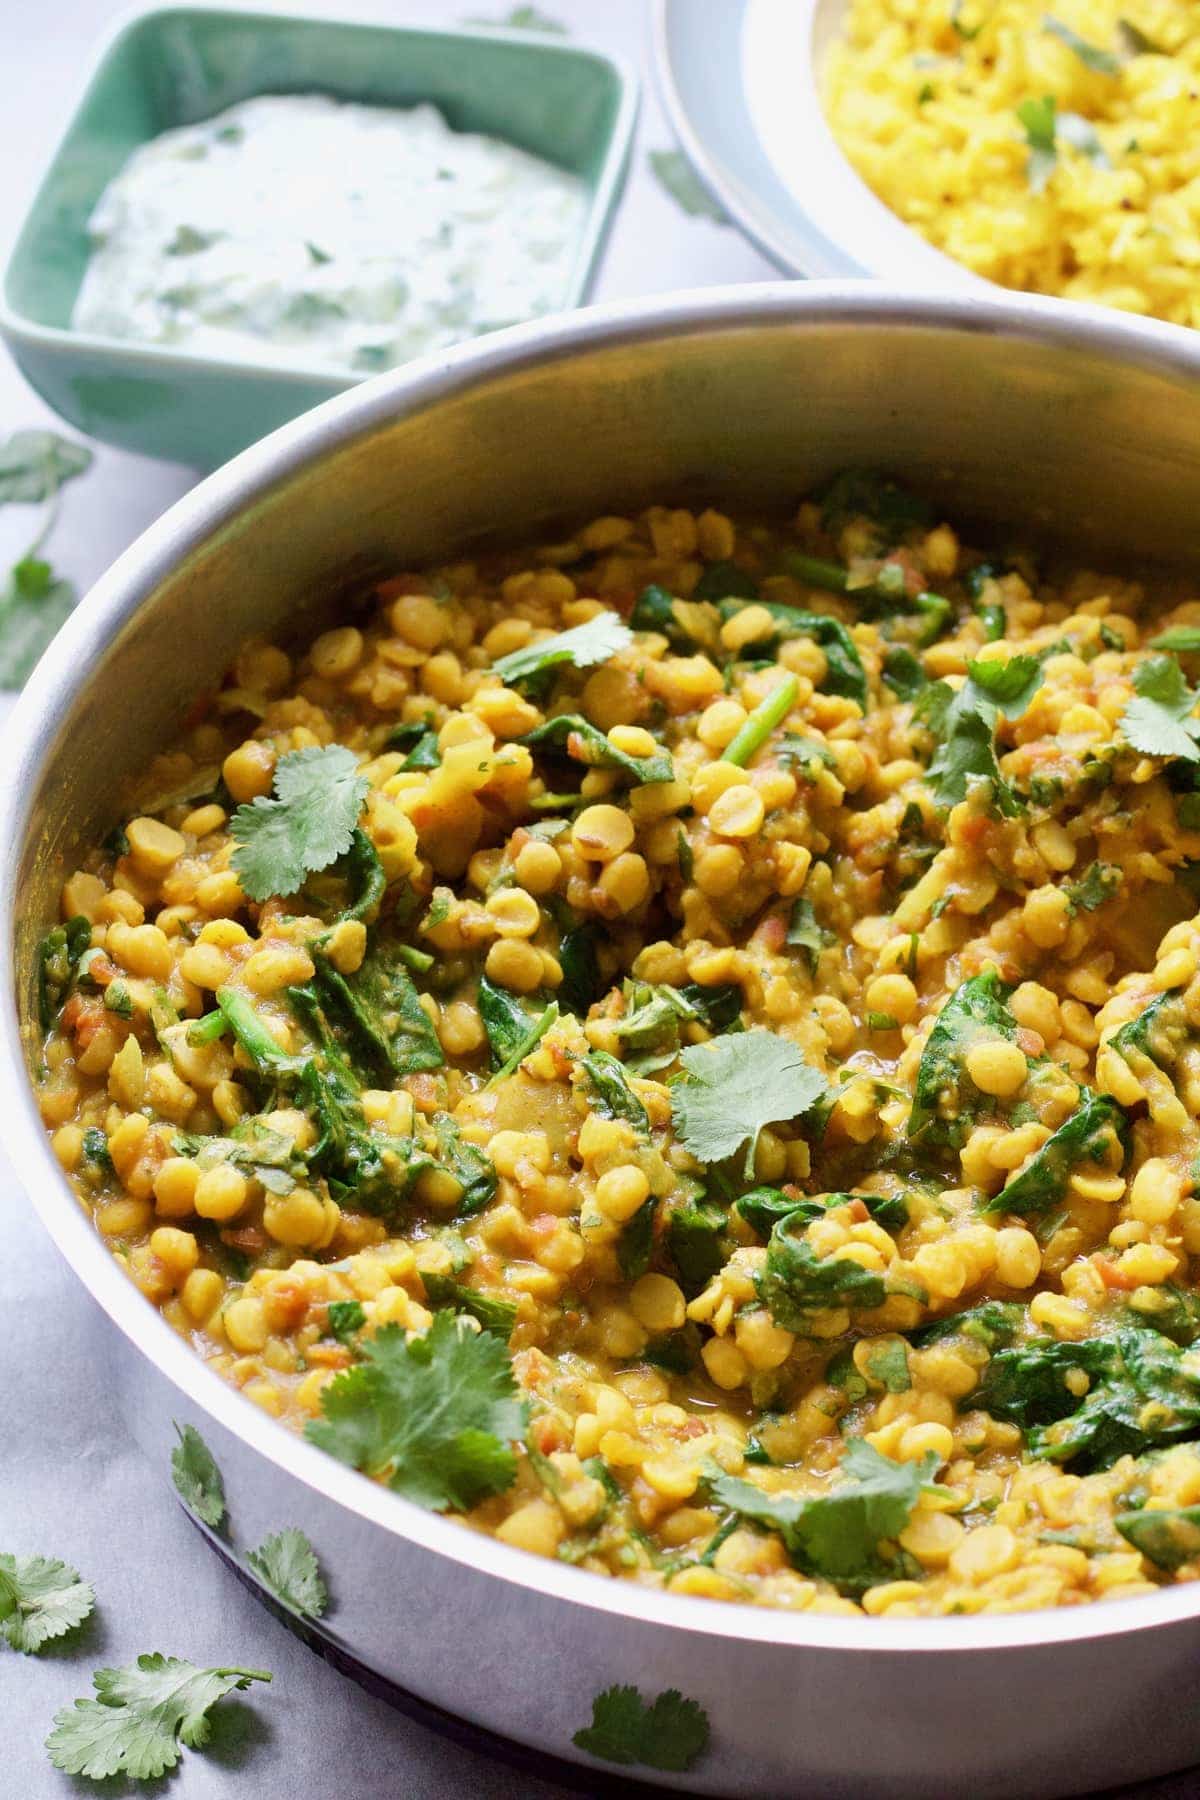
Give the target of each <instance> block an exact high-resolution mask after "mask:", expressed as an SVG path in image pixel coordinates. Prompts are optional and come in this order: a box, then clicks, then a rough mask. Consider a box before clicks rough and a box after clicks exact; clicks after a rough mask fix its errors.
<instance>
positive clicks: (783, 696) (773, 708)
mask: <svg viewBox="0 0 1200 1800" xmlns="http://www.w3.org/2000/svg"><path fill="white" fill-rule="evenodd" d="M799 691H800V684H799V682H798V681H797V680H796V677H795V676H794V675H789V676H788V678H787V680H786V681H781V682H780V683H779V686H778V687H774V688H772V689H771V692H770V693H769V694H768V695H767V697H766V699H765V700H760V701H759V703H758V705H757V706H756V707H755V709H754V711H753V712H752V713H751V714H750V717H749V718H748V719H747V720H746V723H745V724H744V725H743V726H742V729H741V730H740V731H739V732H738V734H737V736H736V737H735V738H734V739H733V742H732V743H730V744H727V745H726V747H725V749H724V750H723V751H722V753H721V761H722V762H728V763H737V765H738V767H739V768H743V769H744V768H745V766H746V764H747V763H748V762H749V761H750V758H751V757H752V756H753V755H754V753H755V751H756V750H761V749H762V747H763V745H764V744H765V743H766V741H767V739H768V738H769V737H770V735H771V733H772V732H773V731H774V729H775V727H776V726H777V725H778V724H779V723H780V721H781V720H782V719H784V718H786V717H787V715H788V713H789V712H791V710H792V707H793V706H794V705H795V703H796V695H797V694H798V693H799Z"/></svg>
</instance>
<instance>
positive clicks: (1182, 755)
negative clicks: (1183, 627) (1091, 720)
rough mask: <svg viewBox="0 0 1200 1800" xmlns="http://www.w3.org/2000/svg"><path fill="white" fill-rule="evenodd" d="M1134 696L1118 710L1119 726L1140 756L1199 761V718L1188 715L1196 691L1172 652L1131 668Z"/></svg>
mask: <svg viewBox="0 0 1200 1800" xmlns="http://www.w3.org/2000/svg"><path fill="white" fill-rule="evenodd" d="M1133 685H1134V689H1135V691H1136V694H1137V698H1136V699H1134V700H1131V701H1130V702H1129V705H1128V706H1127V707H1126V708H1125V711H1124V712H1123V713H1122V714H1121V719H1120V725H1121V730H1122V731H1123V732H1124V733H1125V736H1126V738H1127V739H1128V740H1129V743H1130V744H1131V745H1132V746H1133V748H1134V749H1135V750H1137V751H1139V752H1140V753H1141V754H1142V755H1143V756H1167V757H1174V758H1179V759H1182V760H1183V761H1185V762H1200V749H1198V748H1197V745H1196V737H1197V735H1200V719H1195V718H1192V717H1191V713H1192V708H1193V707H1194V706H1195V704H1196V693H1195V692H1194V690H1193V689H1191V688H1190V687H1189V686H1188V684H1187V682H1186V681H1185V680H1184V675H1183V670H1182V669H1181V668H1180V667H1179V664H1178V663H1177V662H1176V661H1175V658H1174V657H1173V656H1170V655H1167V656H1152V657H1150V658H1148V659H1147V661H1145V662H1142V663H1139V664H1138V665H1137V667H1136V669H1135V670H1134V671H1133Z"/></svg>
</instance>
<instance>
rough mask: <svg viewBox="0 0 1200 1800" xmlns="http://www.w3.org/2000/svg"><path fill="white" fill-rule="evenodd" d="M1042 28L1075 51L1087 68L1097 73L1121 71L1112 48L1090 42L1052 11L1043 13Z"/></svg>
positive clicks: (1115, 73) (1117, 72) (1116, 72)
mask: <svg viewBox="0 0 1200 1800" xmlns="http://www.w3.org/2000/svg"><path fill="white" fill-rule="evenodd" d="M1042 30H1043V31H1048V32H1049V33H1050V35H1051V37H1056V38H1057V39H1058V40H1059V42H1060V43H1063V44H1065V45H1066V46H1067V49H1068V50H1072V51H1074V53H1075V55H1076V56H1077V57H1078V58H1079V60H1080V62H1081V63H1082V64H1083V66H1084V68H1085V69H1092V70H1094V71H1095V73H1096V74H1097V75H1119V74H1120V73H1121V64H1120V62H1119V61H1118V59H1117V58H1116V57H1115V56H1114V55H1113V53H1112V51H1111V50H1102V49H1101V48H1100V46H1099V45H1098V44H1089V43H1088V41H1087V39H1086V38H1081V37H1080V35H1079V33H1078V32H1077V31H1072V30H1071V27H1070V26H1069V25H1064V24H1063V22H1062V20H1061V19H1056V18H1055V17H1054V16H1053V14H1052V13H1046V14H1044V15H1043V18H1042Z"/></svg>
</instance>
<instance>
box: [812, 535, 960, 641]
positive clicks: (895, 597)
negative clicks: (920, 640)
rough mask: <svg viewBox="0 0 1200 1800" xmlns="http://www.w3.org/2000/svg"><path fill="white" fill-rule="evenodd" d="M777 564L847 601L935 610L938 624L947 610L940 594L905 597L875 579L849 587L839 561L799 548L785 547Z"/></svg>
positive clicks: (898, 609) (895, 608)
mask: <svg viewBox="0 0 1200 1800" xmlns="http://www.w3.org/2000/svg"><path fill="white" fill-rule="evenodd" d="M781 566H782V567H783V569H784V570H785V571H786V573H787V574H789V575H794V576H795V578H796V580H797V581H807V583H808V585H809V586H810V587H818V588H824V589H825V590H826V591H827V592H828V593H830V594H845V595H846V596H847V598H848V599H850V600H857V599H859V598H866V599H870V600H878V601H879V602H881V603H882V604H883V605H884V606H886V607H888V608H889V609H890V610H891V611H893V612H906V611H908V610H909V608H910V607H911V608H912V609H913V610H915V611H916V612H920V613H936V614H938V615H939V621H938V622H939V624H940V622H941V619H942V618H944V617H945V616H946V614H948V613H949V611H950V602H949V601H948V600H946V599H945V598H944V597H943V596H942V595H941V594H930V593H925V592H922V593H920V594H918V595H916V597H915V599H912V600H909V599H908V598H907V597H906V596H905V595H904V594H903V593H900V594H894V593H889V592H888V590H887V589H886V588H884V587H881V586H879V585H878V583H876V582H868V583H866V584H865V585H864V586H863V587H854V588H852V587H851V586H850V575H849V572H848V571H847V570H846V569H843V568H842V566H841V564H840V563H833V562H826V561H825V560H824V558H823V557H820V556H805V554H804V552H803V551H802V550H788V551H787V552H786V553H785V554H784V556H783V557H782V558H781Z"/></svg>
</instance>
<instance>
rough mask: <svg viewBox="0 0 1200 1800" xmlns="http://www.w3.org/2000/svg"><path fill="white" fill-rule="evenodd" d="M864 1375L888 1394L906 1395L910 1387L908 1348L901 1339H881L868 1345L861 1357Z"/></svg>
mask: <svg viewBox="0 0 1200 1800" xmlns="http://www.w3.org/2000/svg"><path fill="white" fill-rule="evenodd" d="M863 1361H864V1362H865V1364H866V1370H865V1373H866V1374H867V1375H868V1376H869V1377H870V1379H871V1380H872V1381H873V1382H875V1383H876V1385H877V1386H879V1387H882V1388H885V1389H886V1391H887V1392H888V1393H889V1394H906V1393H907V1392H908V1390H909V1389H910V1388H911V1387H912V1376H911V1375H910V1373H909V1368H908V1346H907V1345H906V1344H905V1342H904V1340H903V1338H897V1337H893V1338H881V1339H880V1340H879V1341H878V1342H875V1343H872V1344H870V1346H869V1348H868V1349H867V1350H866V1352H865V1353H864V1356H863Z"/></svg>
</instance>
